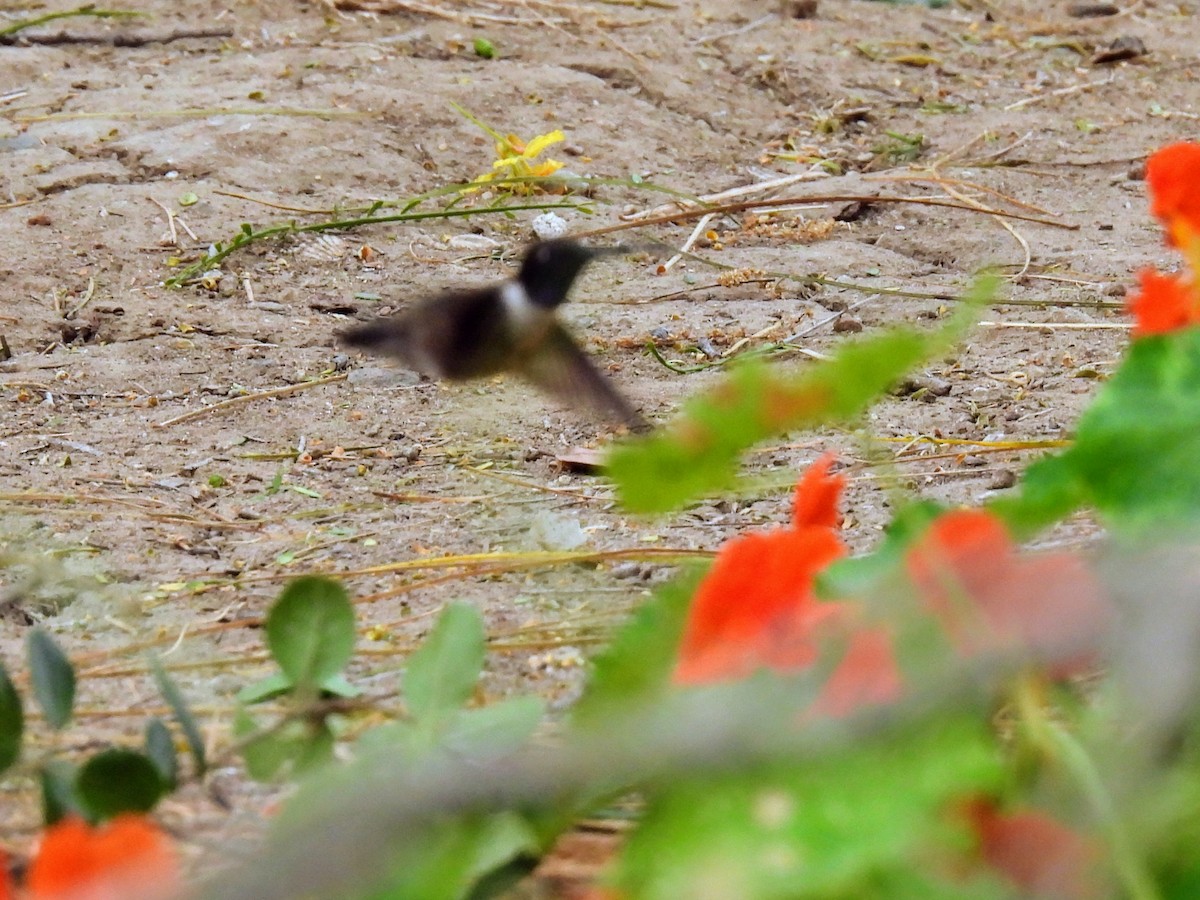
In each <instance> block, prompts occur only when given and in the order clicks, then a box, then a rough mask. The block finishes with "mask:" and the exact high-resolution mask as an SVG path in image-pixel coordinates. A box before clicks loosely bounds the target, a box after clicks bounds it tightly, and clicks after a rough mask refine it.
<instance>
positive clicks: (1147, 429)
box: [992, 328, 1200, 535]
mask: <svg viewBox="0 0 1200 900" xmlns="http://www.w3.org/2000/svg"><path fill="white" fill-rule="evenodd" d="M1197 459H1200V329H1197V328H1188V329H1184V330H1181V331H1177V332H1173V333H1171V334H1166V335H1155V336H1152V337H1142V338H1138V339H1137V340H1135V341H1134V342H1133V343H1132V345H1131V346H1130V348H1129V353H1128V355H1127V356H1126V358H1125V361H1124V362H1123V363H1122V365H1121V367H1120V368H1119V369H1118V370H1117V371H1116V373H1114V375H1113V377H1112V378H1110V379H1109V380H1108V381H1107V382H1106V383H1105V385H1104V387H1103V388H1101V390H1100V392H1099V393H1098V394H1097V395H1096V398H1095V399H1094V400H1093V401H1092V404H1091V405H1090V406H1089V407H1088V408H1087V410H1086V411H1085V412H1084V414H1083V416H1082V417H1081V418H1080V420H1079V425H1078V428H1077V429H1076V434H1075V442H1074V444H1073V445H1072V446H1071V447H1070V449H1068V450H1066V451H1065V452H1063V453H1061V454H1059V455H1057V456H1050V457H1047V458H1045V459H1042V460H1040V461H1038V462H1036V463H1034V464H1033V465H1031V466H1030V467H1029V468H1028V469H1027V470H1026V472H1025V475H1024V477H1023V479H1022V482H1021V490H1020V492H1019V493H1018V494H1016V495H1015V496H1013V497H1011V498H1005V499H1003V500H1001V501H997V502H996V503H994V504H993V505H992V509H993V510H995V511H996V512H997V513H999V514H1000V515H1002V516H1003V517H1004V518H1005V520H1006V521H1008V522H1009V523H1010V524H1012V525H1013V527H1014V530H1015V531H1016V532H1017V533H1018V534H1022V535H1024V534H1029V533H1032V532H1033V531H1034V530H1036V529H1037V528H1040V527H1045V526H1046V525H1049V524H1052V523H1053V522H1055V521H1057V520H1059V519H1061V518H1063V517H1064V516H1066V515H1068V514H1069V513H1070V512H1072V511H1073V510H1074V509H1076V508H1077V507H1079V506H1082V505H1090V506H1093V507H1095V508H1096V509H1097V510H1098V511H1099V512H1100V513H1101V514H1102V516H1103V517H1104V520H1105V522H1106V523H1107V524H1108V525H1109V526H1110V527H1112V528H1113V529H1114V530H1117V531H1119V532H1121V533H1123V534H1127V535H1129V534H1133V535H1137V534H1142V533H1144V532H1146V531H1148V530H1153V529H1157V530H1160V531H1170V532H1172V533H1174V532H1175V531H1176V530H1177V529H1178V528H1180V527H1181V526H1182V527H1192V528H1194V527H1195V526H1197V525H1198V524H1200V477H1197V475H1196V469H1195V466H1196V460H1197Z"/></svg>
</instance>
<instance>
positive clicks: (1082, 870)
mask: <svg viewBox="0 0 1200 900" xmlns="http://www.w3.org/2000/svg"><path fill="white" fill-rule="evenodd" d="M966 814H967V818H968V821H969V822H970V825H971V828H972V830H973V831H974V832H975V836H976V838H977V839H978V841H979V854H980V856H982V857H983V861H984V862H986V863H987V864H988V865H989V866H990V867H991V868H992V869H994V870H995V871H996V872H998V873H1000V874H1001V875H1003V876H1005V877H1006V878H1007V879H1008V880H1009V881H1010V882H1012V884H1013V885H1014V886H1015V887H1016V888H1017V889H1018V890H1019V891H1020V892H1021V896H1023V897H1061V898H1064V900H1070V898H1080V900H1082V898H1084V897H1096V896H1100V894H1098V893H1097V892H1096V890H1095V888H1094V886H1093V885H1092V883H1091V877H1090V876H1091V872H1092V871H1093V870H1094V869H1095V867H1096V864H1097V863H1098V862H1099V861H1100V854H1099V848H1098V847H1097V846H1096V844H1095V842H1094V841H1090V840H1088V839H1087V838H1086V837H1085V836H1083V835H1081V834H1079V833H1077V832H1075V831H1072V830H1071V829H1070V828H1068V827H1067V826H1065V825H1063V824H1062V823H1061V822H1059V821H1057V820H1056V819H1053V818H1051V817H1050V816H1048V815H1046V814H1045V813H1043V812H1040V811H1038V810H1035V809H1023V810H1019V811H1014V812H1001V811H1000V810H999V809H997V808H996V805H995V804H994V803H993V802H992V801H990V800H983V799H979V800H974V801H972V802H971V803H970V804H968V806H967V809H966Z"/></svg>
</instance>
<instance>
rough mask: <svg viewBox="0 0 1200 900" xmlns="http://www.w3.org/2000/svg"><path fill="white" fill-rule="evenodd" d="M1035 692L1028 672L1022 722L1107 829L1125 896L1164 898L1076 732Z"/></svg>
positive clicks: (1020, 693)
mask: <svg viewBox="0 0 1200 900" xmlns="http://www.w3.org/2000/svg"><path fill="white" fill-rule="evenodd" d="M1036 694H1037V687H1036V685H1035V683H1034V682H1033V680H1032V679H1031V678H1030V677H1028V676H1027V677H1025V678H1023V679H1022V681H1021V684H1020V686H1019V688H1018V690H1017V706H1018V708H1019V709H1020V710H1021V719H1022V722H1023V723H1024V726H1025V728H1026V730H1027V731H1028V734H1029V736H1030V738H1031V739H1032V740H1033V743H1034V745H1035V746H1038V747H1040V748H1042V750H1043V751H1045V752H1046V753H1047V754H1048V755H1049V756H1051V757H1052V758H1054V759H1056V760H1057V761H1059V762H1060V763H1062V764H1063V766H1064V767H1065V768H1066V770H1067V771H1068V772H1070V774H1071V776H1072V777H1073V778H1074V780H1075V783H1076V784H1077V785H1078V786H1079V790H1080V793H1081V794H1082V795H1083V796H1084V798H1085V799H1086V800H1087V802H1088V803H1089V804H1090V806H1091V807H1092V811H1093V812H1094V813H1095V815H1096V817H1097V819H1099V821H1100V824H1101V826H1102V827H1103V829H1104V831H1105V834H1106V837H1107V841H1108V847H1109V850H1110V851H1111V854H1112V865H1113V868H1114V869H1115V870H1116V874H1117V877H1118V878H1119V879H1120V881H1121V884H1122V887H1123V888H1124V892H1123V894H1124V896H1126V897H1129V898H1131V900H1161V896H1162V895H1161V894H1160V893H1159V890H1158V888H1157V887H1156V886H1155V884H1154V879H1153V878H1151V877H1150V874H1149V873H1148V872H1147V871H1146V868H1145V866H1144V865H1143V864H1142V860H1141V859H1140V858H1139V857H1138V854H1137V851H1136V850H1135V849H1134V847H1133V842H1132V841H1131V840H1130V839H1129V835H1128V833H1127V832H1126V829H1125V826H1124V824H1123V823H1122V822H1121V817H1120V815H1119V814H1118V812H1117V810H1116V807H1115V805H1114V804H1113V800H1112V797H1111V796H1110V794H1109V791H1108V788H1107V787H1106V786H1105V784H1104V780H1103V779H1102V778H1101V777H1100V772H1099V771H1098V770H1097V769H1096V764H1095V763H1094V762H1093V761H1092V758H1091V757H1090V756H1089V755H1088V752H1087V750H1086V749H1085V748H1084V747H1083V745H1082V744H1081V743H1080V742H1079V741H1078V740H1076V738H1075V736H1074V735H1072V734H1071V733H1070V732H1068V731H1067V730H1066V729H1065V728H1063V727H1062V726H1061V725H1058V724H1057V723H1055V722H1053V721H1051V720H1050V718H1049V717H1047V715H1046V711H1045V707H1044V705H1043V704H1042V702H1041V700H1040V699H1039V698H1038V697H1037V696H1036Z"/></svg>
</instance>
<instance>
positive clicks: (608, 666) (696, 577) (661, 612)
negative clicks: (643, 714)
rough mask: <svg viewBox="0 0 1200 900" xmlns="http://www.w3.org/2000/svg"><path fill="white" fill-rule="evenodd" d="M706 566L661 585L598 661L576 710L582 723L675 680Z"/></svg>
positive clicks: (657, 692)
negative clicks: (677, 659) (685, 627)
mask: <svg viewBox="0 0 1200 900" xmlns="http://www.w3.org/2000/svg"><path fill="white" fill-rule="evenodd" d="M704 571H705V570H704V569H702V568H699V567H697V568H694V569H692V570H690V571H688V572H687V573H686V574H684V575H682V576H680V577H678V578H676V579H675V580H674V581H672V582H670V583H668V584H665V585H663V586H662V587H660V588H657V589H656V590H655V592H654V596H653V597H652V598H651V599H650V600H649V601H648V602H646V603H643V604H642V605H641V607H639V608H638V610H637V611H636V612H635V613H634V614H633V617H632V618H631V619H630V620H629V621H628V622H626V623H625V625H623V626H622V627H621V630H620V631H619V632H617V635H616V637H615V638H613V641H612V643H611V644H609V646H608V647H607V648H606V649H605V650H603V651H602V652H601V653H600V654H599V655H598V656H597V657H596V658H595V659H594V660H593V661H592V679H591V682H590V683H589V684H588V686H587V689H586V690H585V691H584V694H583V696H582V697H581V698H580V700H579V702H578V703H576V704H575V707H574V709H573V710H572V715H573V716H574V719H575V721H576V722H577V723H579V724H587V723H590V722H597V721H599V722H603V721H604V719H605V718H606V717H608V716H613V715H616V716H622V715H626V714H627V713H628V711H629V710H630V709H631V708H635V704H648V703H651V702H653V701H654V700H655V699H656V698H658V697H660V696H661V695H662V694H663V692H665V691H666V690H667V689H668V687H669V686H670V677H671V670H672V669H673V668H674V666H675V654H676V652H677V651H678V649H679V641H680V639H681V638H682V636H683V623H684V620H685V619H686V617H687V611H688V607H689V606H690V605H691V599H692V595H693V594H694V593H695V591H696V586H697V585H698V584H699V582H700V579H701V577H702V576H703V574H704Z"/></svg>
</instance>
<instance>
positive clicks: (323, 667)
mask: <svg viewBox="0 0 1200 900" xmlns="http://www.w3.org/2000/svg"><path fill="white" fill-rule="evenodd" d="M266 630H267V646H268V647H269V648H270V651H271V655H272V656H273V657H274V658H275V661H276V662H277V663H279V668H280V669H282V670H283V672H284V674H285V675H287V676H288V678H290V679H291V680H292V683H293V684H294V685H296V687H297V688H301V689H310V690H314V691H315V690H316V689H317V688H318V687H319V686H320V684H321V682H323V681H325V680H327V679H329V678H331V677H332V676H334V675H336V674H337V673H338V672H340V671H341V670H342V668H343V667H344V666H345V665H346V663H348V662H349V661H350V657H351V656H352V655H353V653H354V639H355V632H354V606H353V605H352V604H351V603H350V599H349V597H347V596H346V590H345V588H343V587H342V586H341V584H339V583H338V582H336V581H333V580H332V579H329V578H318V577H314V576H310V577H306V578H297V579H296V580H295V581H293V582H292V583H291V584H289V585H288V586H287V587H286V588H285V589H284V591H283V594H282V595H281V596H280V598H279V600H278V601H276V603H275V605H274V606H273V607H271V611H270V612H269V613H268V614H267V627H266Z"/></svg>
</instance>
